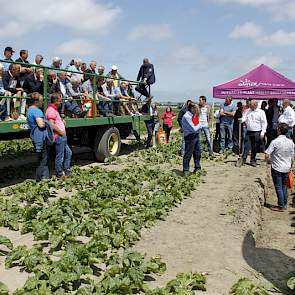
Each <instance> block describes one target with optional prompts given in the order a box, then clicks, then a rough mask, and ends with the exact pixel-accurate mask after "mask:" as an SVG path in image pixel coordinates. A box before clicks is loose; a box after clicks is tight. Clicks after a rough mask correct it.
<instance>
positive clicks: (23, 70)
mask: <svg viewBox="0 0 295 295" xmlns="http://www.w3.org/2000/svg"><path fill="white" fill-rule="evenodd" d="M28 57H29V52H28V50H26V49H22V50H21V51H20V52H19V58H18V59H16V60H15V61H16V62H21V63H23V64H22V65H21V67H20V74H19V79H20V84H21V86H23V83H24V81H25V78H26V76H27V75H29V74H31V73H32V68H31V66H30V65H26V64H29V61H28Z"/></svg>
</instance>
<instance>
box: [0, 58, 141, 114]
mask: <svg viewBox="0 0 295 295" xmlns="http://www.w3.org/2000/svg"><path fill="white" fill-rule="evenodd" d="M0 62H1V63H9V64H18V65H20V66H23V67H27V68H41V69H43V80H42V82H43V99H44V111H46V109H47V106H48V102H49V94H48V72H49V71H50V70H52V71H54V72H56V73H57V74H58V72H65V73H70V74H80V75H81V74H83V75H87V76H88V77H89V78H90V77H93V80H92V90H93V93H92V94H91V96H92V97H91V96H89V97H87V98H85V100H87V101H91V102H92V118H96V116H97V102H100V101H102V102H110V103H117V104H118V103H119V104H123V103H126V102H132V97H131V101H130V100H122V99H120V100H114V99H108V100H106V99H100V98H98V97H97V94H98V92H97V81H98V79H111V80H118V81H122V82H128V83H129V84H130V85H131V86H132V85H138V84H139V83H140V82H138V81H134V80H128V79H125V78H115V77H110V76H108V75H100V74H97V73H95V74H94V73H88V72H87V73H83V72H79V71H72V70H68V69H62V68H53V67H49V66H45V65H37V64H30V63H23V62H16V61H8V60H3V59H0ZM28 98H29V96H0V100H1V99H16V100H21V99H28ZM63 100H73V101H83V99H82V98H81V99H75V98H71V97H63ZM133 101H134V99H133ZM136 102H137V103H138V102H139V101H137V100H136Z"/></svg>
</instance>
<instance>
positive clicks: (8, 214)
mask: <svg viewBox="0 0 295 295" xmlns="http://www.w3.org/2000/svg"><path fill="white" fill-rule="evenodd" d="M178 149H179V138H178V136H174V138H173V140H172V142H171V143H170V144H169V145H166V146H159V147H157V148H155V149H149V150H144V151H140V150H137V151H134V152H133V153H131V154H129V155H126V156H124V157H119V158H114V159H110V160H109V161H107V162H106V163H105V164H103V165H94V164H93V165H88V166H85V167H80V166H75V167H74V169H73V175H72V176H71V177H70V178H66V179H64V180H58V179H56V178H52V179H51V180H50V181H47V182H42V183H41V182H39V183H36V182H34V181H30V180H27V181H24V182H21V183H20V184H17V185H13V186H9V187H7V188H3V189H2V190H1V194H0V210H1V212H2V214H1V215H0V256H1V257H0V282H1V283H0V294H12V292H13V294H113V295H115V294H149V295H168V294H176V295H177V294H178V295H182V294H185V295H193V294H201V293H204V294H213V293H207V291H206V290H209V289H210V288H211V289H212V288H214V285H217V286H219V285H218V284H221V281H222V280H221V281H220V282H218V281H217V277H215V276H216V275H215V274H214V272H213V273H210V272H209V273H208V271H207V270H208V269H207V268H205V266H204V265H207V264H208V262H210V264H212V265H214V264H215V263H220V262H219V259H222V257H220V256H222V255H220V254H218V253H216V255H217V256H216V260H215V259H213V258H212V257H211V258H210V259H209V258H206V255H204V252H203V251H204V250H202V249H203V248H202V245H201V241H200V240H199V239H198V238H197V237H196V241H195V243H194V247H192V246H191V245H190V244H189V242H190V238H189V235H192V233H193V232H190V231H187V234H188V235H187V236H185V237H183V238H180V237H179V238H178V239H177V240H175V238H174V240H172V241H171V242H172V244H177V243H178V242H177V241H179V242H180V241H182V243H181V244H183V245H186V249H190V248H192V250H193V253H194V256H196V257H198V258H197V260H198V261H199V263H197V264H196V265H195V266H194V267H191V266H189V265H186V264H185V265H186V267H185V268H182V267H178V266H177V267H176V268H175V270H178V271H177V272H175V271H174V270H173V269H172V270H171V263H172V265H173V263H174V262H173V259H172V262H171V258H170V257H169V256H170V255H172V257H173V258H175V255H174V253H173V252H171V253H170V252H169V251H168V252H167V246H166V245H167V244H166V243H164V242H163V243H161V242H160V240H161V239H163V237H164V236H165V235H164V232H167V228H165V227H164V232H161V230H160V232H159V235H156V236H155V237H154V238H153V239H152V240H153V243H155V242H156V241H158V243H156V245H154V244H153V245H154V246H151V245H149V244H148V243H146V242H145V241H146V237H145V235H146V234H147V233H148V236H149V237H153V235H154V234H153V229H155V230H156V233H157V230H159V228H161V224H167V223H165V222H168V224H173V223H170V222H171V220H170V221H168V220H169V216H173V215H174V214H177V210H181V207H182V204H183V203H187V206H189V208H195V209H193V210H198V209H201V208H203V207H204V209H205V211H204V212H203V213H202V211H200V212H199V216H197V215H196V216H194V215H195V214H196V213H194V211H193V212H192V213H191V215H188V218H189V219H188V220H190V222H192V220H196V224H195V225H194V226H196V227H195V229H194V232H195V231H196V230H198V224H199V223H200V222H201V221H202V220H205V219H207V221H208V222H209V223H210V224H211V223H212V224H213V223H214V221H217V225H219V226H220V229H221V227H222V228H227V227H229V226H230V223H227V221H224V220H219V221H218V219H217V220H216V218H220V216H223V215H220V214H219V213H218V214H217V215H216V216H219V217H216V216H215V215H214V214H215V211H212V212H211V211H210V210H211V209H210V206H209V203H208V204H206V205H205V204H204V203H203V205H202V202H205V200H207V199H208V198H209V195H210V193H211V190H214V189H215V188H216V184H215V183H214V179H215V181H216V177H222V175H227V174H226V173H232V174H231V175H232V177H236V179H238V177H239V175H238V174H237V173H236V172H235V171H233V172H231V170H232V168H231V167H228V168H226V166H224V165H223V164H222V163H223V162H224V161H226V160H227V155H225V156H224V157H222V158H216V159H214V160H213V161H212V160H209V158H208V155H207V153H206V152H204V153H203V159H202V161H203V163H208V164H206V165H207V168H206V169H208V172H210V171H211V172H210V173H211V174H212V173H214V174H213V175H212V176H211V178H212V179H213V180H212V184H210V181H211V180H210V178H209V179H208V181H209V182H208V184H206V183H204V182H205V181H206V179H207V178H208V177H207V175H206V171H205V170H202V171H201V172H200V173H198V174H192V175H191V176H189V177H187V178H183V177H180V169H181V158H180V157H179V156H178ZM206 165H205V166H206ZM26 168H27V169H30V167H24V168H23V169H24V171H23V173H24V174H25V173H26ZM224 173H225V174H224ZM247 173H248V172H247ZM206 185H208V186H209V187H207V188H206V187H205V186H206ZM208 188H209V189H208ZM196 189H199V190H200V192H202V190H204V189H206V190H205V191H204V192H206V194H207V195H206V194H205V195H204V200H203V201H202V198H200V196H199V195H196V193H195V190H196ZM238 189H241V188H238ZM219 193H220V194H221V193H225V191H224V190H222V188H220V190H219V191H217V192H216V194H217V195H218V194H219ZM213 196H214V195H213ZM191 197H193V199H191V201H190V198H191ZM188 202H195V203H192V204H194V205H190V203H188ZM199 202H201V203H199ZM208 202H211V201H210V199H208ZM197 203H199V206H200V208H198V206H196V204H197ZM221 205H222V206H224V204H223V203H221ZM207 206H208V209H206V207H207ZM175 208H176V212H175ZM213 209H214V210H216V209H215V207H212V210H213ZM226 210H227V213H226V214H225V215H226V216H228V217H227V218H229V219H231V218H233V220H234V218H236V216H235V214H236V211H237V209H235V208H234V207H233V205H231V207H229V208H228V209H226ZM188 211H189V210H188ZM209 213H210V216H209V215H208V214H209ZM213 213H214V214H213ZM204 214H205V215H204ZM205 216H206V218H205ZM183 218H184V216H183V213H181V215H180V216H178V217H177V218H176V219H177V220H178V219H180V220H181V219H183ZM166 220H167V221H166ZM183 222H184V223H183V224H187V222H185V221H183ZM224 222H226V223H224ZM183 224H182V222H180V223H179V222H177V223H176V224H175V225H173V227H172V229H174V230H175V231H176V233H178V234H181V233H183V234H185V231H183V230H181V229H180V230H177V227H179V226H180V228H181V227H182V226H183ZM226 225H227V227H226ZM210 228H211V227H209V228H207V229H206V235H208V237H211V234H210ZM199 230H201V227H200V226H199ZM215 231H216V229H213V232H212V233H214V232H215ZM220 232H221V234H223V235H226V232H225V231H224V229H223V230H220ZM176 233H175V234H176ZM176 236H177V234H176ZM169 237H170V238H173V235H170V236H169ZM204 237H205V236H204ZM142 238H143V239H142ZM210 239H211V240H212V237H211V238H210ZM203 240H204V242H206V243H208V242H209V240H208V239H206V238H204V239H203ZM218 240H219V237H218V236H216V240H214V242H213V241H212V242H213V243H216V242H217V241H218ZM162 246H163V247H164V248H163V249H162V248H161V247H162ZM234 246H235V244H230V247H228V248H229V249H232V248H234ZM179 248H180V245H179ZM226 248H227V247H225V249H226ZM153 249H155V251H156V250H157V252H155V253H153V251H152V250H153ZM197 249H198V250H197ZM221 250H222V249H221ZM186 251H187V250H186ZM205 251H207V250H206V249H205ZM198 252H199V253H198ZM146 253H147V254H146ZM169 253H170V254H169ZM186 255H187V254H185V253H183V254H182V256H180V257H179V258H180V259H179V263H183V261H184V262H185V261H186V260H187V259H188V258H187V257H186ZM166 256H167V257H166ZM201 257H203V259H201ZM217 257H219V258H217ZM240 259H241V258H240ZM205 261H207V262H206V263H205ZM235 261H238V260H235ZM235 264H237V263H236V262H235ZM241 264H242V263H241ZM167 274H168V275H169V276H168V277H166V276H167ZM217 275H218V274H217ZM241 276H242V274H241V275H240V274H237V275H236V276H235V277H234V280H232V278H231V279H230V280H229V281H226V280H225V281H226V283H225V285H222V287H223V288H224V290H228V292H230V294H232V295H240V294H242V295H247V294H257V295H266V294H275V293H272V292H270V291H269V289H268V288H266V287H265V286H264V285H263V284H258V283H257V282H255V281H254V282H253V280H249V279H248V278H247V279H246V278H241ZM243 276H244V274H243ZM161 277H163V278H164V279H165V280H163V282H162V283H159V284H153V281H154V280H157V281H159V280H160V281H161V279H159V278H161ZM167 278H168V279H167ZM208 280H209V282H208ZM229 282H232V283H231V285H233V286H230V285H228V284H229ZM234 283H235V284H234ZM292 284H293V285H292ZM289 286H290V288H294V278H293V279H292V278H290V280H289ZM218 288H219V287H218ZM254 291H255V293H253V292H254ZM221 294H226V293H221Z"/></svg>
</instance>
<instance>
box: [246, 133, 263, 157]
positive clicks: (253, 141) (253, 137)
mask: <svg viewBox="0 0 295 295" xmlns="http://www.w3.org/2000/svg"><path fill="white" fill-rule="evenodd" d="M260 133H261V131H247V132H246V138H245V146H244V152H243V155H242V158H243V159H244V160H245V161H246V159H247V157H248V154H249V152H250V149H251V162H255V161H256V154H257V151H258V150H259V146H260V142H261V141H260Z"/></svg>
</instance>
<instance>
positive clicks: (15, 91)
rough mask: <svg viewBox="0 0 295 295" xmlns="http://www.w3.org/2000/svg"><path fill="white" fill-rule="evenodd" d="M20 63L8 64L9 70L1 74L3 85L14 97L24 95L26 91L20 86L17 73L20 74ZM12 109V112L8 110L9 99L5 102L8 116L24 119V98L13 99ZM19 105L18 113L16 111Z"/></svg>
mask: <svg viewBox="0 0 295 295" xmlns="http://www.w3.org/2000/svg"><path fill="white" fill-rule="evenodd" d="M20 69H21V67H20V65H18V64H10V66H9V70H8V71H7V72H5V73H4V75H3V78H2V79H3V85H4V89H5V90H6V91H9V92H10V93H11V94H12V95H13V96H16V97H25V96H26V93H25V91H24V89H23V88H22V87H21V83H20V79H19V74H20ZM13 102H14V109H15V110H14V111H13V114H12V112H10V100H9V103H8V104H7V107H8V106H9V108H7V114H8V116H12V118H13V119H18V120H26V116H25V115H26V99H25V98H22V99H17V98H16V99H14V100H13ZM19 106H20V114H18V112H17V111H16V110H17V109H18V108H19Z"/></svg>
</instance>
